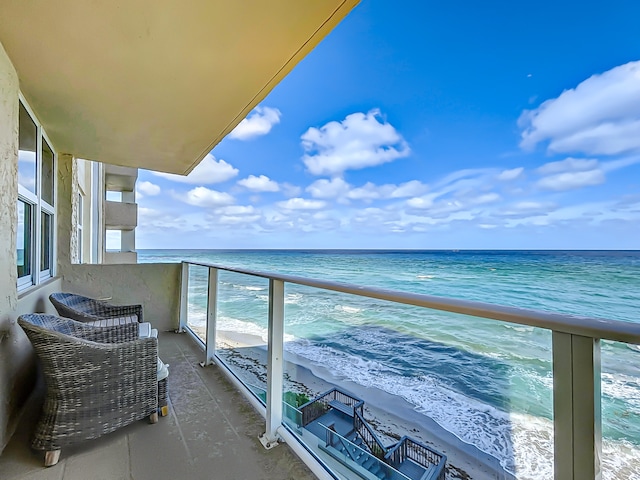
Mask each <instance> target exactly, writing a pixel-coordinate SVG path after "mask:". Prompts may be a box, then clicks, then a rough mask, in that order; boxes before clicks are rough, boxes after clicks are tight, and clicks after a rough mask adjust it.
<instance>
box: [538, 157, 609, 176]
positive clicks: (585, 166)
mask: <svg viewBox="0 0 640 480" xmlns="http://www.w3.org/2000/svg"><path fill="white" fill-rule="evenodd" d="M596 168H598V160H594V159H589V158H571V157H569V158H566V159H564V160H560V161H558V162H549V163H545V164H544V165H542V166H541V167H539V168H538V169H537V172H538V173H540V174H542V175H550V174H553V173H565V172H585V171H588V170H594V169H596Z"/></svg>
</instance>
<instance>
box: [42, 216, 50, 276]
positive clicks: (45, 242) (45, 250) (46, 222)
mask: <svg viewBox="0 0 640 480" xmlns="http://www.w3.org/2000/svg"><path fill="white" fill-rule="evenodd" d="M41 215H42V217H41V223H42V225H41V226H40V232H41V235H40V238H41V245H40V270H41V271H42V270H49V268H51V247H52V242H51V215H49V214H48V213H44V212H42V214H41Z"/></svg>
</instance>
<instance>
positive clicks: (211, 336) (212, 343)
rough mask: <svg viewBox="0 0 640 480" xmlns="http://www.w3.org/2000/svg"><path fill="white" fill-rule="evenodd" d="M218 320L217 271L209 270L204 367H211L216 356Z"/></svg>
mask: <svg viewBox="0 0 640 480" xmlns="http://www.w3.org/2000/svg"><path fill="white" fill-rule="evenodd" d="M217 319H218V269H217V268H209V286H208V301H207V345H206V348H205V359H204V365H212V364H213V363H214V361H213V358H214V357H215V355H216V323H217Z"/></svg>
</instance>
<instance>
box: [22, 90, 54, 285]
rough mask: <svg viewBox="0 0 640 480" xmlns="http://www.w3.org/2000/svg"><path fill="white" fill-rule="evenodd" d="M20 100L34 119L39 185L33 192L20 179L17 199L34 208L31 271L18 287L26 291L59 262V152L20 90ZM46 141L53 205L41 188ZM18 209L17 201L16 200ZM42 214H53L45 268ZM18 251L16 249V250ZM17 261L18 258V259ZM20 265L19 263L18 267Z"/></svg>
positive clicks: (46, 275) (47, 277) (40, 281)
mask: <svg viewBox="0 0 640 480" xmlns="http://www.w3.org/2000/svg"><path fill="white" fill-rule="evenodd" d="M19 102H20V105H22V107H24V109H25V111H26V112H27V114H28V115H29V117H30V118H31V121H32V122H33V123H34V124H35V126H36V179H35V182H36V185H35V187H36V188H35V191H36V193H35V194H34V193H33V192H31V191H30V190H29V189H27V188H26V187H24V186H22V185H20V183H19V182H18V198H17V201H21V202H23V203H25V204H28V205H30V208H31V219H30V220H31V225H30V227H31V229H30V236H29V239H28V240H27V241H28V242H29V246H30V265H31V271H30V272H29V274H28V275H24V276H22V277H18V280H17V287H18V291H19V292H21V291H24V290H26V289H28V288H31V287H33V286H36V285H38V284H40V283H42V282H44V281H46V280H48V279H49V278H52V277H53V276H55V273H56V262H57V245H56V234H55V232H56V231H57V215H56V198H57V188H58V182H57V178H56V171H57V169H56V167H57V162H58V154H57V152H56V150H55V148H54V147H53V146H52V143H51V140H50V139H49V137H48V136H47V134H46V132H45V131H44V129H43V128H42V124H41V123H40V121H39V120H38V117H37V116H36V115H35V113H34V112H33V110H32V109H31V107H30V105H29V102H27V100H26V99H25V98H24V96H23V95H22V93H20V94H19ZM44 142H46V144H47V146H48V148H49V149H50V150H51V153H52V155H53V164H52V166H51V167H52V170H53V171H52V174H53V178H52V181H53V185H52V196H53V205H52V204H50V203H49V202H46V201H45V200H44V199H43V198H42V196H43V194H42V192H43V188H42V170H43V168H42V165H43V145H44ZM16 209H17V202H16ZM43 214H46V215H49V217H50V222H49V223H50V225H49V268H45V269H42V266H43V265H42V258H43V257H42V255H43V248H44V245H43V243H44V242H43V237H42V235H43V233H44V232H43V228H44V225H43V224H42V223H43V222H42V216H43ZM16 254H17V252H16ZM16 264H17V259H16ZM16 268H17V267H16Z"/></svg>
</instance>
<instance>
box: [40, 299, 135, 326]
mask: <svg viewBox="0 0 640 480" xmlns="http://www.w3.org/2000/svg"><path fill="white" fill-rule="evenodd" d="M49 300H51V303H52V304H53V306H54V307H55V308H56V310H57V311H58V314H59V315H61V316H63V317H67V318H73V319H74V320H77V321H79V322H95V321H99V320H102V319H106V318H119V317H120V318H121V320H122V321H123V322H130V321H135V322H142V321H143V320H142V305H112V304H110V303H107V302H105V301H102V300H95V299H93V298H89V297H84V296H82V295H78V294H75V293H62V292H57V293H52V294H51V295H49Z"/></svg>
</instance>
